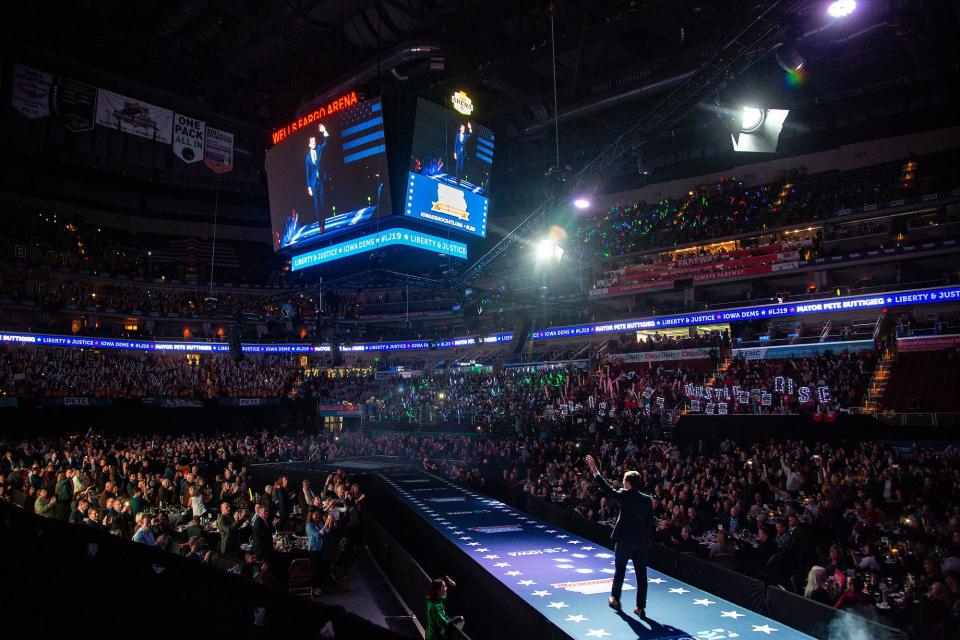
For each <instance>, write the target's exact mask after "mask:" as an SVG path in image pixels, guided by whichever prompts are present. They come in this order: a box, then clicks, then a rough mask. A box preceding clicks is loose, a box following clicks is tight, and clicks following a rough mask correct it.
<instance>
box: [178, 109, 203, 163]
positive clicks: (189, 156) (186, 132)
mask: <svg viewBox="0 0 960 640" xmlns="http://www.w3.org/2000/svg"><path fill="white" fill-rule="evenodd" d="M206 135H207V126H206V123H204V121H203V120H197V119H196V118H191V117H189V116H185V115H183V114H182V113H177V114H175V115H174V117H173V155H175V156H177V157H178V158H180V159H181V160H183V161H184V162H186V163H187V164H193V163H194V162H200V161H201V160H203V139H204V137H206Z"/></svg>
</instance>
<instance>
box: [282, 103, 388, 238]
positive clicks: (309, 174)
mask: <svg viewBox="0 0 960 640" xmlns="http://www.w3.org/2000/svg"><path fill="white" fill-rule="evenodd" d="M273 141H274V146H273V147H272V148H271V149H270V150H269V151H267V154H266V168H267V191H268V194H269V197H270V220H271V224H272V228H273V246H274V249H286V248H290V247H299V246H301V245H309V244H313V243H314V242H315V241H318V240H325V239H327V238H328V237H330V236H331V235H336V234H338V233H339V232H343V231H347V230H351V229H355V228H358V227H360V226H362V225H364V224H365V223H367V222H369V221H371V220H373V219H374V218H380V217H384V216H388V215H390V214H391V207H390V193H389V191H390V186H389V185H390V182H389V177H388V175H387V147H386V142H385V139H384V129H383V113H382V110H381V104H380V100H379V99H372V100H360V99H359V98H358V97H357V94H356V93H351V94H348V95H347V96H344V97H341V98H339V99H337V100H333V101H331V102H329V103H328V104H326V105H323V106H320V107H318V108H317V109H315V110H314V111H313V112H311V113H310V114H307V115H306V116H304V117H302V118H299V119H298V120H296V121H294V122H292V123H290V124H289V125H287V126H286V127H283V128H282V129H278V130H277V131H275V132H274V133H273Z"/></svg>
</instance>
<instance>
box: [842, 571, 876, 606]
mask: <svg viewBox="0 0 960 640" xmlns="http://www.w3.org/2000/svg"><path fill="white" fill-rule="evenodd" d="M863 587H864V582H863V578H862V577H860V576H854V577H853V580H850V581H848V582H847V590H846V591H844V592H843V593H842V594H840V597H839V598H838V599H837V601H836V602H835V603H834V605H833V608H834V609H850V610H852V611H854V612H856V611H858V610H860V609H863V608H865V607H866V606H867V605H868V604H870V603H871V600H870V598H868V597H867V595H866V594H864V593H863Z"/></svg>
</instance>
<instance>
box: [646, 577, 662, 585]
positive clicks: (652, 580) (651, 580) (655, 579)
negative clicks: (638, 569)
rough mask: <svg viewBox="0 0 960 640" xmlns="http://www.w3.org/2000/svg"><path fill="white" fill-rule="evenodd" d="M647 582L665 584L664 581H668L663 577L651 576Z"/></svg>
mask: <svg viewBox="0 0 960 640" xmlns="http://www.w3.org/2000/svg"><path fill="white" fill-rule="evenodd" d="M647 582H649V583H650V584H663V583H664V582H666V580H664V579H663V578H650V579H648V580H647Z"/></svg>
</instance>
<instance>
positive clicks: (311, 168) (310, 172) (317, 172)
mask: <svg viewBox="0 0 960 640" xmlns="http://www.w3.org/2000/svg"><path fill="white" fill-rule="evenodd" d="M321 140H322V142H321V143H320V144H318V145H317V149H316V151H317V159H316V160H314V159H313V153H311V150H309V149H308V150H307V155H306V157H305V158H304V163H303V165H304V169H305V170H306V174H307V186H308V187H310V188H311V189H316V188H317V183H318V182H320V180H322V179H323V177H324V176H323V149H324V147H326V146H327V136H321Z"/></svg>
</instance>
